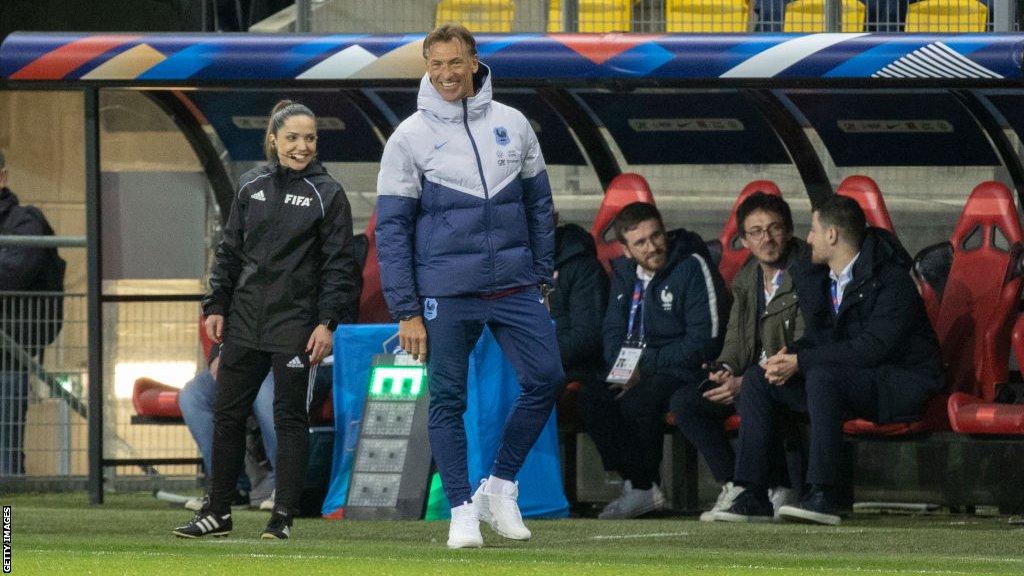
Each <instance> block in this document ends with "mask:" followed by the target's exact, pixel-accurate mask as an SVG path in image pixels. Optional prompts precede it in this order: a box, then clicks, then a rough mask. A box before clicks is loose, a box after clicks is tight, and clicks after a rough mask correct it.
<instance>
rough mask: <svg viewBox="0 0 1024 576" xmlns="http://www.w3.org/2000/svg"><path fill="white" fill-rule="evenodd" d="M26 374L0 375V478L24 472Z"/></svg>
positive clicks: (26, 402)
mask: <svg viewBox="0 0 1024 576" xmlns="http://www.w3.org/2000/svg"><path fill="white" fill-rule="evenodd" d="M28 391H29V389H28V373H27V372H14V371H5V372H0V476H10V475H14V474H24V473H25V451H24V450H25V413H26V412H28Z"/></svg>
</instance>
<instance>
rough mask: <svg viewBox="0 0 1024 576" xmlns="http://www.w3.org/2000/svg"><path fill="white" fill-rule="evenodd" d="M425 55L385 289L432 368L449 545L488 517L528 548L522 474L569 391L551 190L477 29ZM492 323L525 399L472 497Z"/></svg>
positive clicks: (465, 543) (400, 176) (407, 128)
mask: <svg viewBox="0 0 1024 576" xmlns="http://www.w3.org/2000/svg"><path fill="white" fill-rule="evenodd" d="M423 55H424V58H425V60H426V66H427V73H426V74H425V75H424V76H423V80H422V81H421V82H420V92H419V99H418V108H419V110H418V111H417V112H416V113H414V114H413V115H412V116H410V117H409V118H407V119H406V120H405V121H404V122H402V123H401V125H399V126H398V128H397V129H396V130H395V133H394V134H393V135H392V136H391V138H390V139H389V140H388V143H387V146H385V148H384V156H383V158H382V159H381V170H380V174H379V176H378V180H377V227H376V236H377V254H378V258H379V260H380V275H381V284H382V285H383V289H384V298H385V300H386V301H387V304H388V308H389V310H390V312H391V314H392V316H394V317H395V318H397V319H398V320H399V340H400V343H401V346H402V348H403V349H405V350H406V351H407V352H409V353H410V354H412V355H413V356H414V357H416V358H418V359H420V360H424V359H425V360H426V362H427V368H428V372H429V375H430V415H429V423H428V433H429V436H430V446H431V449H432V451H433V454H434V460H435V461H436V462H437V467H438V469H439V471H440V473H441V481H442V483H443V484H444V489H445V494H446V495H447V496H448V501H449V502H450V503H451V505H452V522H451V526H450V528H449V535H448V546H449V547H450V548H468V547H479V546H481V545H483V540H482V538H481V536H480V527H479V521H480V520H484V521H485V522H487V523H488V524H490V526H491V528H493V529H494V530H495V531H496V532H497V533H498V534H500V535H502V536H504V537H506V538H513V539H517V540H526V539H528V538H530V531H529V530H528V529H527V528H526V526H525V525H524V524H523V521H522V517H521V515H520V512H519V507H518V504H517V503H516V498H517V496H518V487H517V486H518V485H517V484H516V482H515V477H516V474H518V472H519V469H520V468H521V467H522V464H523V460H524V459H525V458H526V454H527V453H528V452H529V451H530V447H531V446H533V443H534V441H535V440H536V439H537V437H538V435H539V434H540V432H541V430H542V429H543V427H544V424H545V423H546V422H547V419H548V418H549V416H550V414H551V408H552V406H553V405H554V402H555V399H556V397H557V394H558V392H559V391H560V389H561V386H562V384H563V382H564V374H563V371H562V366H561V361H560V358H559V353H558V341H557V337H556V335H555V328H554V325H553V324H552V322H551V317H550V314H549V313H548V311H547V308H546V307H545V305H544V297H545V296H546V293H547V291H549V290H550V283H551V277H552V267H553V254H554V248H555V231H554V214H553V208H552V204H551V186H550V184H549V183H548V176H547V172H546V171H545V168H544V158H543V156H542V155H541V151H540V145H539V144H538V142H537V136H536V134H534V132H533V129H532V128H531V126H530V123H529V122H528V121H527V119H526V117H525V116H523V114H522V113H520V112H519V111H518V110H515V109H513V108H510V107H508V106H505V105H503V104H500V103H498V102H494V101H492V100H491V78H490V70H489V69H488V68H487V67H486V66H484V65H483V64H480V62H479V61H478V60H477V55H476V41H475V40H474V38H473V36H472V35H471V34H470V33H469V31H468V30H466V29H465V28H463V27H462V26H458V25H445V26H441V27H439V28H437V29H436V30H434V31H433V32H431V33H430V34H429V35H427V37H426V38H425V39H424V41H423ZM485 325H486V326H489V327H490V329H491V331H492V332H493V334H494V337H495V338H496V339H497V341H498V343H499V344H500V345H501V348H502V350H503V351H504V352H505V355H506V357H508V359H509V360H510V361H511V363H512V365H513V367H514V368H515V370H516V375H517V376H518V379H519V384H520V386H521V387H522V393H521V395H520V396H519V398H518V400H517V401H516V404H515V408H514V410H513V412H512V414H511V415H510V416H509V418H508V420H507V422H506V423H505V428H504V434H503V437H502V442H501V445H500V447H499V449H498V455H497V458H496V459H495V462H494V464H493V467H492V469H491V475H490V477H489V478H487V479H485V480H484V481H483V482H482V483H481V485H480V487H479V488H478V489H477V490H476V492H475V493H472V496H471V492H472V489H471V487H470V482H469V473H468V468H467V463H466V459H467V456H466V430H465V427H464V425H463V420H462V416H463V413H464V412H465V410H466V377H467V371H468V363H469V361H468V358H469V353H470V351H471V350H472V349H473V346H474V345H475V344H476V341H477V339H478V338H479V337H480V334H481V333H482V331H483V328H484V326H485ZM428 349H429V354H428V353H427V351H428Z"/></svg>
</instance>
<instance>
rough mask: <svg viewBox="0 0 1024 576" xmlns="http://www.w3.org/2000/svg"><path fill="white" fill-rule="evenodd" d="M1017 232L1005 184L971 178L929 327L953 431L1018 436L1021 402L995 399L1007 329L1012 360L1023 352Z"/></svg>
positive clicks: (1003, 370)
mask: <svg viewBox="0 0 1024 576" xmlns="http://www.w3.org/2000/svg"><path fill="white" fill-rule="evenodd" d="M1022 237H1024V234H1022V232H1021V227H1020V220H1019V218H1018V217H1017V209H1016V207H1015V206H1014V203H1013V197H1012V195H1011V193H1010V190H1009V189H1008V188H1007V187H1006V186H1005V185H1003V184H1001V183H999V182H983V183H981V184H979V185H978V186H977V187H976V188H975V189H974V191H973V192H971V196H970V198H968V199H967V203H966V205H965V206H964V210H963V214H962V215H961V216H960V221H959V222H957V225H956V229H955V230H954V231H953V236H952V238H951V239H950V245H951V247H952V254H953V256H952V263H951V265H950V269H949V275H948V278H947V280H946V283H945V286H944V289H943V290H942V292H941V300H940V301H939V308H938V316H937V320H938V323H937V324H936V327H935V331H936V334H937V335H938V337H939V343H940V344H941V346H942V352H943V360H944V361H945V365H946V369H947V378H948V380H949V383H950V389H951V390H952V391H953V392H955V393H954V394H953V395H952V396H951V397H950V398H949V402H948V405H947V409H948V414H949V419H950V423H951V425H952V427H953V430H955V431H956V432H960V433H963V434H1024V405H1011V404H996V403H995V398H996V393H997V392H998V387H999V386H1000V385H1002V384H1003V383H1005V382H1006V381H1007V378H1008V377H1009V354H1010V347H1011V331H1012V333H1013V338H1012V340H1013V345H1014V346H1015V351H1016V353H1017V355H1018V358H1021V357H1022V356H1024V350H1022V348H1020V345H1021V341H1022V340H1024V338H1022V336H1024V326H1022V324H1021V323H1022V321H1021V316H1020V295H1021V274H1020V273H1021V264H1022V250H1021V248H1022V244H1021V240H1022ZM915 271H916V267H915Z"/></svg>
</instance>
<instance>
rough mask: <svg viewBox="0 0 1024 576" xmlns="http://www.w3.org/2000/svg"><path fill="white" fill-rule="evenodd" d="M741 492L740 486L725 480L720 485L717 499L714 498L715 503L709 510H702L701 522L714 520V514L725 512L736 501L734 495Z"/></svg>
mask: <svg viewBox="0 0 1024 576" xmlns="http://www.w3.org/2000/svg"><path fill="white" fill-rule="evenodd" d="M742 493H743V487H742V486H736V485H735V484H733V483H732V482H726V483H725V485H723V486H722V491H721V492H719V493H718V499H717V500H715V505H714V506H712V507H711V510H708V511H707V512H704V513H703V514H701V515H700V521H701V522H714V521H715V518H716V516H715V515H716V514H717V513H719V512H725V511H726V510H728V509H729V508H732V505H733V503H734V502H735V501H736V497H737V496H739V495H740V494H742Z"/></svg>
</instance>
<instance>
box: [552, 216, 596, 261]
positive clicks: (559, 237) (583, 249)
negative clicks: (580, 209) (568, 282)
mask: <svg viewBox="0 0 1024 576" xmlns="http://www.w3.org/2000/svg"><path fill="white" fill-rule="evenodd" d="M585 255H592V256H597V246H596V245H595V244H594V237H593V236H591V235H590V233H589V232H587V231H586V230H584V229H583V228H581V227H580V226H577V225H576V224H565V225H563V226H559V227H558V228H555V268H558V267H559V266H561V265H562V264H564V263H566V262H568V261H569V260H572V259H573V258H576V257H578V256H585Z"/></svg>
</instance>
